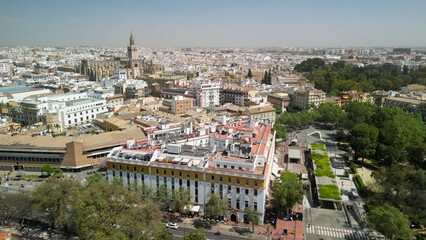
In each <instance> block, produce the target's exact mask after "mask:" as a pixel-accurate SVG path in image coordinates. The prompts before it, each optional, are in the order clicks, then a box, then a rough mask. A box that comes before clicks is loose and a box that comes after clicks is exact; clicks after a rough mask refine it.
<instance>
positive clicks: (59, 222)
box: [32, 178, 82, 231]
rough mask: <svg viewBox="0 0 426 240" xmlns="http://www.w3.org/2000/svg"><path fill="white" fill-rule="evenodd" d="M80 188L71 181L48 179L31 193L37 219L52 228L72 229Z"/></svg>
mask: <svg viewBox="0 0 426 240" xmlns="http://www.w3.org/2000/svg"><path fill="white" fill-rule="evenodd" d="M81 190H82V186H81V184H80V183H79V182H77V181H75V180H72V179H58V178H48V179H47V180H46V181H45V182H44V183H43V184H41V185H39V186H37V188H36V189H35V190H34V191H33V193H32V194H33V195H32V199H33V204H34V208H35V211H36V213H37V215H38V217H39V218H41V219H44V220H45V221H47V223H48V224H49V225H50V226H51V227H52V228H62V229H64V230H66V231H68V230H69V229H72V228H73V227H74V222H73V219H72V214H73V213H74V211H75V206H76V205H75V202H76V200H77V199H78V198H79V194H80V192H81Z"/></svg>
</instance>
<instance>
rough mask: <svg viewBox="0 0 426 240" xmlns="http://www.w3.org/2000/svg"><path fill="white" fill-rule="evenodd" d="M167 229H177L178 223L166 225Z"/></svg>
mask: <svg viewBox="0 0 426 240" xmlns="http://www.w3.org/2000/svg"><path fill="white" fill-rule="evenodd" d="M166 227H168V228H171V229H177V228H178V227H179V226H178V224H177V223H171V222H169V223H166Z"/></svg>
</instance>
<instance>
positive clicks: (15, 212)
mask: <svg viewBox="0 0 426 240" xmlns="http://www.w3.org/2000/svg"><path fill="white" fill-rule="evenodd" d="M31 207H32V202H31V197H30V196H29V195H27V194H25V193H6V194H5V195H3V196H2V197H1V201H0V221H1V222H2V224H3V223H5V222H9V221H10V220H11V219H16V220H17V221H19V226H20V227H22V226H23V224H24V220H25V218H26V217H27V215H28V213H30V211H31Z"/></svg>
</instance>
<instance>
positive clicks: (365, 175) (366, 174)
mask: <svg viewBox="0 0 426 240" xmlns="http://www.w3.org/2000/svg"><path fill="white" fill-rule="evenodd" d="M357 172H358V175H359V176H361V178H362V181H363V182H364V184H365V186H369V185H371V184H374V183H375V181H374V178H373V177H372V176H371V173H372V171H371V170H370V169H368V168H365V167H362V168H357Z"/></svg>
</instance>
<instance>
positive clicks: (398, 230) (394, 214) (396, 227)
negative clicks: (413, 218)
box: [367, 204, 413, 239]
mask: <svg viewBox="0 0 426 240" xmlns="http://www.w3.org/2000/svg"><path fill="white" fill-rule="evenodd" d="M367 219H368V222H369V224H371V227H372V228H374V229H375V230H377V231H378V232H380V233H381V234H383V235H384V236H385V237H387V238H390V239H413V233H412V232H411V230H410V227H409V226H410V222H409V220H408V218H407V216H406V215H405V214H403V213H402V212H400V211H399V210H398V209H397V208H395V207H392V206H390V205H388V204H384V205H382V206H378V207H375V208H373V209H372V210H371V211H370V212H369V213H368V215H367Z"/></svg>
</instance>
